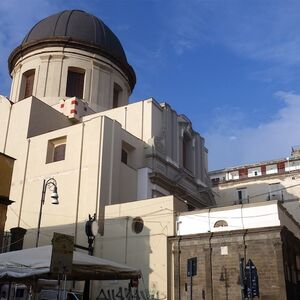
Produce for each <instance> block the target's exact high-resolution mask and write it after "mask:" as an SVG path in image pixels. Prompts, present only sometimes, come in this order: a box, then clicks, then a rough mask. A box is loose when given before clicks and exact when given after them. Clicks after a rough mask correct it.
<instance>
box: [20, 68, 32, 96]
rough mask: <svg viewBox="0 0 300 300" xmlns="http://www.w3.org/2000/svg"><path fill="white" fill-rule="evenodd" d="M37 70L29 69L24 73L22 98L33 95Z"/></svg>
mask: <svg viewBox="0 0 300 300" xmlns="http://www.w3.org/2000/svg"><path fill="white" fill-rule="evenodd" d="M34 75H35V70H29V71H27V72H25V73H24V74H23V76H24V90H23V91H24V97H22V99H25V98H28V97H30V96H32V93H33V84H34Z"/></svg>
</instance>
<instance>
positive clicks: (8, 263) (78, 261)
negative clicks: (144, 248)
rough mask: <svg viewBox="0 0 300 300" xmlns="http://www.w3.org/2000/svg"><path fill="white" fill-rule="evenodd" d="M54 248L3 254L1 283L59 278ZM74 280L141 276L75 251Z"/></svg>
mask: <svg viewBox="0 0 300 300" xmlns="http://www.w3.org/2000/svg"><path fill="white" fill-rule="evenodd" d="M51 253H52V246H44V247H38V248H31V249H25V250H20V251H12V252H7V253H3V254H0V280H1V281H7V280H14V281H21V280H24V279H26V280H28V279H37V278H44V279H57V274H53V273H51V272H50V262H51ZM67 277H68V279H70V280H88V279H92V280H112V279H131V278H138V277H140V272H139V271H138V270H137V269H134V268H130V267H128V266H126V265H122V264H119V263H116V262H113V261H110V260H106V259H103V258H98V257H95V256H90V255H87V254H84V253H81V252H76V251H74V253H73V262H72V273H71V274H68V276H67Z"/></svg>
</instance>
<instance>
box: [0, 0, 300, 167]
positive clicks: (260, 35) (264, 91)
mask: <svg viewBox="0 0 300 300" xmlns="http://www.w3.org/2000/svg"><path fill="white" fill-rule="evenodd" d="M65 9H81V10H85V11H87V12H89V13H91V14H93V15H95V16H97V17H98V18H100V19H102V20H103V21H104V22H105V23H106V24H107V25H108V26H109V27H110V28H111V29H112V31H113V32H114V33H115V34H116V35H117V36H118V37H119V39H120V41H121V43H122V45H123V47H124V49H125V52H126V55H127V59H128V61H129V63H130V64H131V65H132V66H133V68H134V70H135V72H136V75H137V84H136V87H135V89H134V92H133V94H132V95H131V97H130V102H135V101H139V100H143V99H146V98H148V97H153V98H155V99H156V100H157V101H158V102H167V103H169V104H170V105H171V106H172V107H173V108H174V109H175V110H176V111H177V113H178V114H184V115H186V116H188V118H189V119H190V120H191V121H192V123H193V128H194V130H196V131H198V132H199V133H200V134H201V135H202V136H203V137H204V138H205V143H206V147H207V148H208V151H209V154H208V155H209V169H210V170H215V169H221V168H224V167H230V166H236V165H242V164H247V163H253V162H259V161H263V160H271V159H276V158H281V157H287V156H289V155H290V153H291V147H292V146H295V145H299V144H300V134H299V132H300V86H299V84H300V26H299V23H300V1H296V0H293V1H291V0H284V1H283V0H282V1H279V0H278V1H277V0H101V1H100V0H72V1H71V0H70V1H69V0H64V1H61V0H9V1H4V0H2V1H1V2H0V15H1V18H0V53H1V56H0V94H2V95H9V90H10V77H9V74H8V69H7V58H8V56H9V54H10V52H11V51H12V50H13V49H14V48H15V47H17V46H18V45H19V44H20V43H21V41H22V39H23V38H24V36H25V35H26V33H27V32H28V31H29V30H30V28H31V27H32V26H33V25H34V24H35V23H37V22H38V21H39V20H40V19H42V18H45V17H47V16H49V15H51V14H54V13H57V12H59V11H62V10H65Z"/></svg>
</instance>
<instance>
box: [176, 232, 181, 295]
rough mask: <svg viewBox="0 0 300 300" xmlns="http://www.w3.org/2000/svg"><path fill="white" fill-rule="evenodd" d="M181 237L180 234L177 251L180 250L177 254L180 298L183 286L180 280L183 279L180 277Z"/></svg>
mask: <svg viewBox="0 0 300 300" xmlns="http://www.w3.org/2000/svg"><path fill="white" fill-rule="evenodd" d="M181 239H182V236H179V239H178V243H177V251H178V255H177V274H178V298H177V299H180V295H181V288H180V281H181V278H180V259H181V257H180V253H181V250H180V242H181Z"/></svg>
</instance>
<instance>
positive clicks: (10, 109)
mask: <svg viewBox="0 0 300 300" xmlns="http://www.w3.org/2000/svg"><path fill="white" fill-rule="evenodd" d="M6 99H7V98H6ZM7 101H9V100H8V99H7ZM9 103H10V107H9V113H8V120H7V126H6V133H5V140H4V145H3V153H5V150H6V144H7V138H8V132H9V125H10V117H11V111H12V103H11V102H10V101H9Z"/></svg>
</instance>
